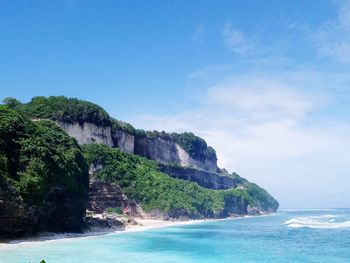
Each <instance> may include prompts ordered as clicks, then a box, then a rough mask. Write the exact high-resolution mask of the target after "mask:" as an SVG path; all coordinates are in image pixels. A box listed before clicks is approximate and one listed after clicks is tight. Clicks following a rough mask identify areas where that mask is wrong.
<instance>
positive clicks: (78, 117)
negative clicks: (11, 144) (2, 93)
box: [4, 96, 111, 126]
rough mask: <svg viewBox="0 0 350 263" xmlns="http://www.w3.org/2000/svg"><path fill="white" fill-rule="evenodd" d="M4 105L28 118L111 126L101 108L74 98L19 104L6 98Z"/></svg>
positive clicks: (50, 98) (43, 99) (35, 100)
mask: <svg viewBox="0 0 350 263" xmlns="http://www.w3.org/2000/svg"><path fill="white" fill-rule="evenodd" d="M4 103H5V104H6V105H7V106H8V107H10V108H12V109H14V110H16V111H20V112H22V113H24V114H26V115H27V116H28V117H30V118H37V119H52V120H58V121H64V122H79V123H82V122H92V123H95V124H97V125H103V126H106V125H110V124H111V119H110V117H109V115H108V113H107V112H106V111H105V110H104V109H103V108H101V107H100V106H98V105H96V104H94V103H91V102H88V101H83V100H78V99H75V98H66V97H64V96H51V97H34V98H33V99H32V100H31V101H30V102H28V103H21V102H19V101H17V100H16V99H14V98H6V99H4Z"/></svg>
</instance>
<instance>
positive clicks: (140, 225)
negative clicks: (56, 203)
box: [0, 218, 223, 250]
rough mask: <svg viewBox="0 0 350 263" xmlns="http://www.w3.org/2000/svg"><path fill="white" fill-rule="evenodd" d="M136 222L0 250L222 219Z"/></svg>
mask: <svg viewBox="0 0 350 263" xmlns="http://www.w3.org/2000/svg"><path fill="white" fill-rule="evenodd" d="M134 220H135V221H136V222H137V224H136V225H133V224H127V225H126V226H125V228H124V229H108V228H99V229H93V230H92V231H87V232H85V233H41V234H39V235H37V236H33V237H25V238H19V239H13V240H8V241H1V242H0V250H1V249H11V248H16V247H19V246H31V245H34V244H36V243H39V242H56V241H62V240H70V239H72V238H74V239H76V238H92V237H96V236H101V235H115V234H123V233H128V232H140V231H146V230H150V229H158V228H162V227H167V226H181V225H190V224H198V223H202V222H207V221H214V220H215V221H217V220H223V219H203V220H187V221H166V220H160V219H144V218H134Z"/></svg>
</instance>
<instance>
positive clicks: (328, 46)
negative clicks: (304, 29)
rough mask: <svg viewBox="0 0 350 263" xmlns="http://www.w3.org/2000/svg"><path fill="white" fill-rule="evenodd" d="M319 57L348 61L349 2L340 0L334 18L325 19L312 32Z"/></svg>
mask: <svg viewBox="0 0 350 263" xmlns="http://www.w3.org/2000/svg"><path fill="white" fill-rule="evenodd" d="M314 39H315V43H316V47H317V49H318V53H319V55H320V56H321V57H326V58H331V59H335V60H337V61H340V62H342V63H350V2H349V1H342V2H341V3H340V6H339V10H338V15H337V17H336V18H334V19H332V20H329V21H326V22H325V23H323V24H322V25H321V26H320V28H319V29H318V30H317V32H316V34H314Z"/></svg>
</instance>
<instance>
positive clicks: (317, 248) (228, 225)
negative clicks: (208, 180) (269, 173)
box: [0, 209, 350, 263]
mask: <svg viewBox="0 0 350 263" xmlns="http://www.w3.org/2000/svg"><path fill="white" fill-rule="evenodd" d="M41 259H45V260H46V262H47V263H73V262H74V263H76V262H84V263H90V262H91V263H97V262H100V263H107V262H128V263H136V262H142V263H148V262H157V263H158V262H162V263H165V262H182V263H193V262H201V263H207V262H350V209H329V210H294V211H292V210H290V211H282V212H278V213H276V214H274V215H271V216H264V217H252V218H244V219H235V220H225V221H215V222H204V223H198V224H192V225H183V226H172V227H166V228H161V229H153V230H148V231H143V232H129V233H121V234H113V235H107V236H97V237H88V238H71V239H61V240H55V241H49V242H37V243H31V244H24V245H23V244H20V245H11V246H6V248H0V262H1V263H23V262H39V261H40V260H41Z"/></svg>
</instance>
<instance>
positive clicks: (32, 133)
mask: <svg viewBox="0 0 350 263" xmlns="http://www.w3.org/2000/svg"><path fill="white" fill-rule="evenodd" d="M0 177H2V180H6V181H7V182H9V183H10V184H11V185H13V186H14V187H15V189H16V190H17V191H18V193H19V194H20V195H21V196H22V197H23V198H24V200H25V201H26V202H27V203H30V204H40V203H41V202H42V201H43V200H44V199H45V198H46V196H47V195H48V193H49V191H50V188H51V187H52V186H60V187H64V188H65V189H67V190H68V191H69V192H70V193H71V194H72V195H73V196H75V197H76V198H77V199H79V200H80V203H81V206H83V207H84V206H85V203H86V199H87V186H88V166H87V164H86V161H85V159H84V157H83V154H82V151H81V148H80V147H79V145H78V144H77V142H76V141H75V140H74V139H73V138H71V137H69V136H68V135H67V134H66V133H65V132H64V131H63V130H61V129H60V128H59V127H58V126H57V125H56V124H55V123H52V122H51V121H38V122H32V121H30V120H29V119H27V118H26V117H25V116H23V115H22V114H20V113H18V112H15V111H13V110H10V109H8V108H7V107H6V106H0Z"/></svg>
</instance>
